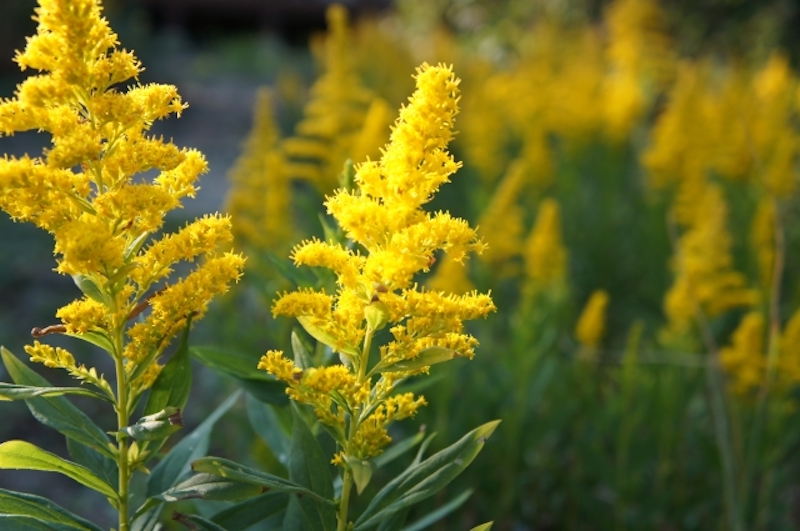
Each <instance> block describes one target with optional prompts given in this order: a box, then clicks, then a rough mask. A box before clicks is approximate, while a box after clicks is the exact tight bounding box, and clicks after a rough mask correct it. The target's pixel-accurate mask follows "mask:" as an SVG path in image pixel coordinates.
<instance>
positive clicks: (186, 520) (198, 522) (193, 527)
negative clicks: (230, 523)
mask: <svg viewBox="0 0 800 531" xmlns="http://www.w3.org/2000/svg"><path fill="white" fill-rule="evenodd" d="M172 519H173V520H175V521H176V522H178V523H181V524H183V525H184V527H186V528H187V529H189V530H190V531H228V530H227V529H225V528H224V527H222V526H221V525H219V524H215V523H214V522H212V521H211V520H206V519H205V518H203V517H202V516H197V515H194V514H183V513H179V512H177V511H176V512H174V513H172ZM237 531H238V530H237Z"/></svg>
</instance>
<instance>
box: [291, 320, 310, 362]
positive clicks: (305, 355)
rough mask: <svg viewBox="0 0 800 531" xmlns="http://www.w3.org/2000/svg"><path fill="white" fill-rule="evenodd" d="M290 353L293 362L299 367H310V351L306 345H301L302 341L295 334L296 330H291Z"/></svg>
mask: <svg viewBox="0 0 800 531" xmlns="http://www.w3.org/2000/svg"><path fill="white" fill-rule="evenodd" d="M291 341H292V353H293V354H294V364H295V366H297V367H299V368H301V369H308V368H309V367H312V366H313V365H312V363H311V353H310V352H308V350H307V349H306V346H305V345H303V341H302V340H301V339H300V336H298V335H297V332H295V331H294V330H292V339H291Z"/></svg>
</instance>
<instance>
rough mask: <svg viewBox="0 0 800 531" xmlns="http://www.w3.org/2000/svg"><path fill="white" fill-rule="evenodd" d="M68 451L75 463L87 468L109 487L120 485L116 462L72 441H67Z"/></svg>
mask: <svg viewBox="0 0 800 531" xmlns="http://www.w3.org/2000/svg"><path fill="white" fill-rule="evenodd" d="M67 450H69V455H70V457H72V460H73V461H75V462H76V463H78V464H79V465H83V466H85V467H86V468H88V469H89V470H91V471H92V472H94V473H95V474H97V476H98V477H99V478H100V479H102V480H103V481H105V482H106V483H108V484H109V485H117V484H119V475H118V468H117V462H116V461H115V460H113V459H111V458H110V457H106V456H105V455H102V454H100V453H98V452H96V451H94V450H92V449H91V448H89V447H88V446H86V445H84V444H81V443H79V442H78V441H74V440H72V439H67Z"/></svg>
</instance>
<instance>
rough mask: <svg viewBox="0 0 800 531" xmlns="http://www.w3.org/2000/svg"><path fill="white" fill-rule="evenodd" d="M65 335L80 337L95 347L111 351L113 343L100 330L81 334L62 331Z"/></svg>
mask: <svg viewBox="0 0 800 531" xmlns="http://www.w3.org/2000/svg"><path fill="white" fill-rule="evenodd" d="M64 335H65V336H69V337H74V338H77V339H82V340H83V341H86V342H87V343H91V344H92V345H94V346H96V347H100V348H101V349H103V350H105V351H106V352H113V351H114V345H113V343H111V340H110V339H109V338H108V336H107V335H106V334H103V333H100V332H93V331H88V332H84V333H82V334H72V333H70V332H64Z"/></svg>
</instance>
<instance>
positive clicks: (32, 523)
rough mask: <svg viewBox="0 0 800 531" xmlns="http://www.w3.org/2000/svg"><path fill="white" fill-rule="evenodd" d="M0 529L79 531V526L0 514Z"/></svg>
mask: <svg viewBox="0 0 800 531" xmlns="http://www.w3.org/2000/svg"><path fill="white" fill-rule="evenodd" d="M0 529H2V530H3V531H80V530H81V528H80V527H75V526H73V525H69V524H62V523H58V522H47V521H45V520H40V519H39V518H34V517H33V516H22V515H19V514H0Z"/></svg>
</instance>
